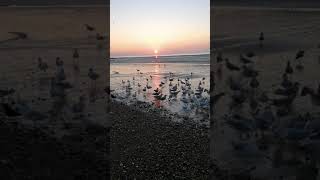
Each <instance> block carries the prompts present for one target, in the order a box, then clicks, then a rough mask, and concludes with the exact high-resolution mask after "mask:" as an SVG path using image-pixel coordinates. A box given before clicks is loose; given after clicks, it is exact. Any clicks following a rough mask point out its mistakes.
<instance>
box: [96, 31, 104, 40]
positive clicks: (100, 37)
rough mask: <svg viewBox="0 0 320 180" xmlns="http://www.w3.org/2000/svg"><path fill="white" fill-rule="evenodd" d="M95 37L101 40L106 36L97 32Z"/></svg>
mask: <svg viewBox="0 0 320 180" xmlns="http://www.w3.org/2000/svg"><path fill="white" fill-rule="evenodd" d="M96 39H97V40H98V41H101V40H105V39H106V37H105V36H102V35H100V34H99V33H97V34H96Z"/></svg>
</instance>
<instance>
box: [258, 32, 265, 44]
mask: <svg viewBox="0 0 320 180" xmlns="http://www.w3.org/2000/svg"><path fill="white" fill-rule="evenodd" d="M259 41H260V47H261V48H262V47H263V41H264V34H263V32H261V33H260V36H259Z"/></svg>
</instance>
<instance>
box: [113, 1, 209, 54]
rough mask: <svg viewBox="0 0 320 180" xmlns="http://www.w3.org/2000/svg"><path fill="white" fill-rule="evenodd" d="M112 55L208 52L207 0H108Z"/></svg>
mask: <svg viewBox="0 0 320 180" xmlns="http://www.w3.org/2000/svg"><path fill="white" fill-rule="evenodd" d="M110 8H111V9H110V15H111V17H110V18H111V20H110V23H111V25H110V40H111V45H110V46H111V56H113V57H118V56H148V55H173V54H200V53H208V52H209V48H210V45H209V44H210V1H209V0H158V1H157V0H111V1H110Z"/></svg>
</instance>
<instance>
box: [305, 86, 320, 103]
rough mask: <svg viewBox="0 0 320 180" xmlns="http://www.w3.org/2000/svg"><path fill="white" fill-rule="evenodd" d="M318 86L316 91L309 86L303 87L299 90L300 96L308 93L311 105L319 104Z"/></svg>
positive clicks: (319, 93)
mask: <svg viewBox="0 0 320 180" xmlns="http://www.w3.org/2000/svg"><path fill="white" fill-rule="evenodd" d="M319 89H320V87H319V88H318V92H315V91H314V90H313V89H311V88H309V87H306V86H305V87H303V88H302V91H301V96H306V95H310V98H311V102H312V104H313V105H316V106H320V92H319V91H320V90H319Z"/></svg>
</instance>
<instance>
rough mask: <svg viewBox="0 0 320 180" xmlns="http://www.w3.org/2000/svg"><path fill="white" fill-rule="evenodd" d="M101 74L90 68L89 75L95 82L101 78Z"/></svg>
mask: <svg viewBox="0 0 320 180" xmlns="http://www.w3.org/2000/svg"><path fill="white" fill-rule="evenodd" d="M99 76H100V75H99V74H98V73H96V72H94V70H93V68H90V69H89V73H88V77H89V78H90V79H91V80H93V81H96V80H97V79H98V78H99Z"/></svg>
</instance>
